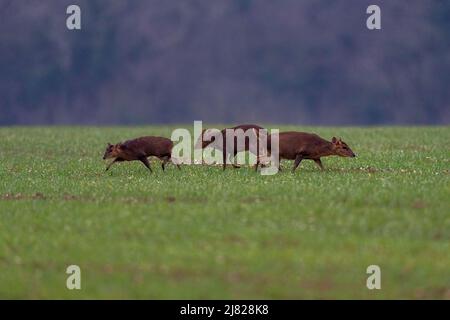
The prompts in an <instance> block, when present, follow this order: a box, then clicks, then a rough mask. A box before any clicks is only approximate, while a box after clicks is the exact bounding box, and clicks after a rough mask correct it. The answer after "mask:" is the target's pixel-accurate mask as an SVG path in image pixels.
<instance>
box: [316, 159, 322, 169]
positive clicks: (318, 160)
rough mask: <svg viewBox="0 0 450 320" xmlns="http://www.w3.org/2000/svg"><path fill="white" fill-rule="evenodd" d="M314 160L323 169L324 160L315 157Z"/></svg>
mask: <svg viewBox="0 0 450 320" xmlns="http://www.w3.org/2000/svg"><path fill="white" fill-rule="evenodd" d="M314 162H315V163H316V164H317V165H318V166H319V168H320V169H322V170H323V165H322V161H321V160H320V158H319V159H314Z"/></svg>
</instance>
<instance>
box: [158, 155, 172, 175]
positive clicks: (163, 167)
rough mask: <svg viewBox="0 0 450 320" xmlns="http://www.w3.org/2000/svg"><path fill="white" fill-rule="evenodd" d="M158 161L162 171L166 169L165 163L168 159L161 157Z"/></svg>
mask: <svg viewBox="0 0 450 320" xmlns="http://www.w3.org/2000/svg"><path fill="white" fill-rule="evenodd" d="M159 159H160V160H161V168H162V170H163V171H164V169H165V167H166V163H167V162H168V161H169V159H170V157H168V156H165V157H161V158H159Z"/></svg>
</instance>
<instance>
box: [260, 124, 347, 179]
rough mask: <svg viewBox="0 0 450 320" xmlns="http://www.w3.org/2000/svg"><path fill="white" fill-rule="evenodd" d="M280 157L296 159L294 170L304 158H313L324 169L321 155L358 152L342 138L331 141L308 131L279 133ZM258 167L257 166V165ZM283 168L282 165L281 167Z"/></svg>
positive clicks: (269, 142) (343, 155) (334, 138)
mask: <svg viewBox="0 0 450 320" xmlns="http://www.w3.org/2000/svg"><path fill="white" fill-rule="evenodd" d="M278 148H279V158H280V160H281V159H287V160H294V166H293V168H292V172H294V171H295V169H297V167H298V166H299V165H300V162H302V160H304V159H309V160H313V161H314V162H315V163H316V164H317V165H318V166H319V167H320V169H322V170H323V165H322V161H321V160H320V158H321V157H327V156H340V157H352V158H354V157H356V154H355V153H354V152H353V151H352V150H351V149H350V147H349V146H348V145H347V144H346V143H345V142H344V141H342V140H341V139H340V138H339V139H338V138H336V137H333V138H332V140H331V142H330V141H327V140H325V139H323V138H321V137H319V136H318V135H316V134H313V133H306V132H294V131H291V132H281V133H279V146H278ZM270 150H271V138H270V136H269V139H268V151H269V153H270ZM256 169H257V167H256ZM279 170H281V167H279Z"/></svg>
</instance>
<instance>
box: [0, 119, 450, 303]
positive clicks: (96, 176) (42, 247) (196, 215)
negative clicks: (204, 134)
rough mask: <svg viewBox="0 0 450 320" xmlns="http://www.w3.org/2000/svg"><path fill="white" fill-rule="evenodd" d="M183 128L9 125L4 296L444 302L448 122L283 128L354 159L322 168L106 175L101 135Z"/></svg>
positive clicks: (2, 185)
mask: <svg viewBox="0 0 450 320" xmlns="http://www.w3.org/2000/svg"><path fill="white" fill-rule="evenodd" d="M175 127H182V126H173V127H162V126H161V127H160V126H149V127H114V128H113V127H105V128H95V127H3V128H0V298H25V299H29V298H30V299H38V298H43V299H50V298H58V299H59V298H62V299H88V298H100V299H108V298H111V299H116V298H126V299H128V298H138V299H167V298H173V299H188V298H189V299H241V298H242V299H253V298H254V299H282V298H286V299H309V298H320V299H327V298H332V299H334V298H337V299H345V298H360V299H383V298H401V299H421V298H424V299H428V298H437V299H450V127H365V128H358V127H355V128H332V127H292V126H290V127H288V126H282V127H279V128H280V130H282V131H283V130H302V131H310V132H316V133H318V134H320V135H321V136H323V137H325V138H328V139H331V137H332V136H333V135H335V136H339V137H342V138H343V140H344V141H345V142H347V143H348V144H349V146H350V147H351V148H352V149H353V150H354V151H355V152H356V153H357V154H358V157H357V158H355V159H351V158H337V157H328V158H323V160H322V161H323V164H324V166H325V169H326V170H325V171H323V172H321V171H320V170H319V169H318V168H317V167H316V165H315V164H314V162H312V161H309V160H305V161H303V162H302V164H301V165H300V167H299V169H298V170H297V171H296V172H295V174H292V173H291V172H290V168H291V166H292V162H288V161H286V162H283V168H285V169H286V170H283V171H282V172H281V173H279V174H277V175H274V176H262V175H260V174H258V173H255V172H254V171H253V170H252V169H251V168H249V167H243V168H240V169H234V170H233V169H227V170H226V171H222V169H221V168H220V167H216V166H201V165H191V166H188V165H183V166H182V168H181V170H180V171H179V170H177V169H176V167H174V166H173V165H168V166H167V167H166V171H165V172H162V170H161V167H160V165H159V162H158V161H157V160H153V161H152V167H153V171H154V172H153V174H150V173H149V171H148V170H147V169H146V168H145V167H144V166H143V165H142V164H141V163H139V162H126V163H120V164H118V165H115V166H113V167H112V168H111V170H110V171H108V172H105V171H104V169H105V166H106V163H105V162H104V161H103V160H102V155H103V152H104V149H105V147H106V143H107V142H111V143H115V142H119V141H122V140H126V139H129V138H134V137H137V136H140V135H162V136H166V137H170V134H171V131H172V129H174V128H175ZM186 127H187V128H191V127H192V124H188V125H186ZM268 127H278V126H268ZM71 264H75V265H78V266H80V268H81V279H82V280H81V285H82V289H81V290H68V289H67V288H66V279H67V277H68V275H67V274H66V273H65V271H66V268H67V266H69V265H71ZM369 265H379V266H380V268H381V273H382V276H381V279H382V280H381V283H382V284H381V286H382V288H381V290H368V289H367V287H366V279H367V277H368V276H369V275H368V274H366V268H367V267H368V266H369Z"/></svg>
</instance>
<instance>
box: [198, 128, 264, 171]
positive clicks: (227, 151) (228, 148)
mask: <svg viewBox="0 0 450 320" xmlns="http://www.w3.org/2000/svg"><path fill="white" fill-rule="evenodd" d="M227 130H231V131H232V132H234V133H236V132H237V130H242V131H243V132H244V134H246V136H245V137H244V144H243V145H242V146H240V145H239V144H238V138H237V136H236V135H235V136H234V139H233V141H228V140H227ZM259 130H264V128H263V127H260V126H258V125H256V124H241V125H238V126H236V127H232V128H225V129H222V130H221V131H220V133H221V136H222V144H220V143H217V141H216V137H214V136H208V132H207V131H208V129H204V130H203V131H202V134H201V136H200V138H199V140H198V141H197V143H196V145H195V147H196V148H198V147H200V146H201V148H202V149H205V148H206V147H208V146H211V147H213V148H216V149H218V150H220V151H222V155H223V162H222V168H223V170H225V168H226V163H227V160H228V159H230V158H231V160H232V159H234V158H235V157H236V154H237V153H239V152H242V151H250V152H252V153H254V151H255V150H256V154H255V155H256V156H257V157H258V152H259V151H258V150H259ZM252 135H255V139H254V142H255V145H254V146H253V147H254V148H251V147H250V144H251V140H250V137H251V136H252ZM232 165H233V167H234V168H239V166H238V165H235V164H234V163H232Z"/></svg>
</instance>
